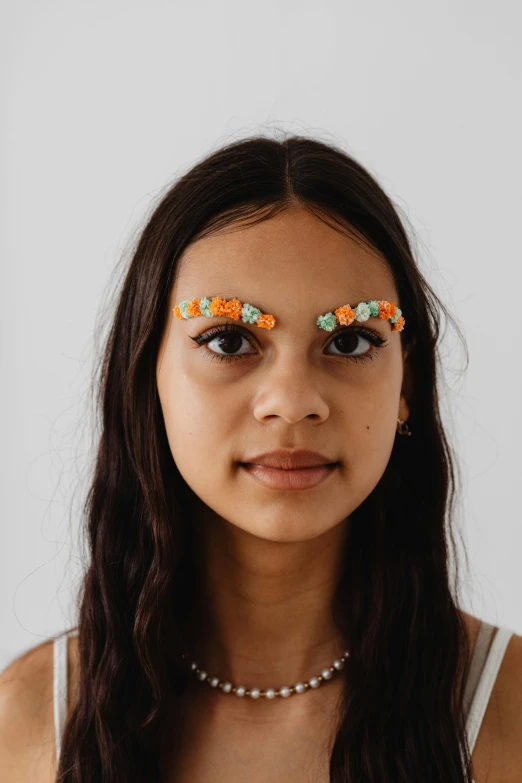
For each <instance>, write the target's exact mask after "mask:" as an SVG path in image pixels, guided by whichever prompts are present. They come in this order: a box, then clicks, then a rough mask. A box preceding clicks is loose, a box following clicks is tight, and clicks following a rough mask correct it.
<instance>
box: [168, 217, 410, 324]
mask: <svg viewBox="0 0 522 783" xmlns="http://www.w3.org/2000/svg"><path fill="white" fill-rule="evenodd" d="M201 296H222V297H224V298H231V297H234V296H237V297H238V298H239V299H240V300H241V301H249V302H251V303H252V304H254V305H256V306H259V307H260V308H261V309H263V310H264V312H270V313H273V314H274V315H276V316H277V315H278V314H279V315H281V314H282V312H284V311H285V310H287V309H288V307H292V308H296V307H297V308H299V307H303V308H306V310H307V312H308V314H309V312H310V311H311V310H313V311H314V312H315V311H317V313H322V312H323V310H327V309H329V308H331V307H333V306H338V305H341V304H345V303H348V302H353V303H355V304H357V303H358V302H359V301H367V300H370V299H388V300H396V299H397V291H396V287H395V284H394V280H393V276H392V273H391V270H390V268H389V266H388V263H387V262H386V260H385V259H384V258H383V256H382V255H381V254H380V253H379V252H378V251H377V250H375V249H373V248H370V247H368V245H366V244H364V243H363V242H362V241H360V240H357V239H356V238H353V237H350V236H349V235H347V234H346V233H344V232H343V233H341V232H340V231H338V230H336V229H335V228H333V227H332V226H329V225H327V224H326V223H325V222H323V221H322V220H321V219H320V218H318V217H317V216H316V215H313V214H311V213H310V212H309V211H308V210H307V209H304V208H302V207H299V208H292V209H287V210H284V211H283V212H280V213H279V214H277V215H275V216H273V217H271V218H268V219H266V220H263V221H262V222H260V223H257V224H255V225H249V226H244V225H231V226H228V227H226V228H225V229H221V230H220V231H219V232H217V233H215V234H212V235H210V236H208V237H204V238H202V239H199V240H197V241H195V242H194V243H193V244H191V245H189V246H188V247H187V248H185V251H184V252H183V254H182V256H181V258H180V259H179V262H178V267H177V270H176V277H175V282H174V285H173V289H172V297H171V298H172V300H173V301H175V302H178V301H181V300H183V299H191V298H193V297H201Z"/></svg>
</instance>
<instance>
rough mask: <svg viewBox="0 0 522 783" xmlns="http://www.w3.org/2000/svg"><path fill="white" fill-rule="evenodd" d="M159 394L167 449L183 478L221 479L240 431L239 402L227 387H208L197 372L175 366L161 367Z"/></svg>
mask: <svg viewBox="0 0 522 783" xmlns="http://www.w3.org/2000/svg"><path fill="white" fill-rule="evenodd" d="M158 392H159V397H160V401H161V407H162V411H163V417H164V420H165V429H166V431H167V436H168V440H169V445H170V450H171V453H172V456H173V459H174V461H175V462H176V465H177V467H178V469H179V471H180V473H181V474H182V476H183V478H185V480H186V481H187V483H188V484H189V485H193V483H194V480H195V477H196V475H200V476H205V480H206V481H208V480H209V479H210V477H211V476H215V477H216V480H218V479H219V478H220V477H221V478H222V477H223V472H224V471H226V470H227V469H228V468H229V467H230V465H231V460H232V451H231V443H233V436H234V432H238V431H239V418H240V415H241V412H240V405H241V401H240V400H237V401H234V398H233V390H232V389H231V388H230V385H228V386H227V387H225V386H224V385H214V384H212V385H210V384H209V382H208V375H207V378H206V379H201V378H199V377H198V373H195V372H194V371H193V370H190V368H187V367H180V365H179V364H178V366H177V368H176V372H174V371H173V369H172V367H170V366H168V365H165V366H163V367H162V370H161V375H160V378H159V380H158Z"/></svg>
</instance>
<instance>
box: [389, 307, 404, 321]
mask: <svg viewBox="0 0 522 783" xmlns="http://www.w3.org/2000/svg"><path fill="white" fill-rule="evenodd" d="M400 315H402V310H401V309H400V307H396V308H395V315H390V317H389V318H388V321H390V322H391V323H392V324H394V323H395V321H396V320H397V318H398V317H399V316H400Z"/></svg>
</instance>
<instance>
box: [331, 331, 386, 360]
mask: <svg viewBox="0 0 522 783" xmlns="http://www.w3.org/2000/svg"><path fill="white" fill-rule="evenodd" d="M361 341H362V343H363V345H362V347H361ZM364 343H366V346H365V345H364ZM386 344H387V341H386V340H385V339H384V338H383V337H381V336H380V335H379V334H377V333H376V332H373V331H371V330H369V329H364V328H360V327H359V328H357V327H356V328H353V327H352V328H350V327H347V328H345V329H343V330H342V331H340V332H339V333H338V334H337V335H336V336H335V337H334V338H333V340H331V341H330V342H329V343H328V347H330V346H333V347H334V348H336V351H334V352H333V354H332V355H333V356H341V357H343V358H345V359H351V360H352V361H359V362H360V361H367V360H368V359H371V360H373V359H375V358H376V357H377V355H378V352H377V351H376V350H373V351H370V352H368V347H370V346H372V345H373V346H374V347H375V348H382V347H383V346H384V345H386Z"/></svg>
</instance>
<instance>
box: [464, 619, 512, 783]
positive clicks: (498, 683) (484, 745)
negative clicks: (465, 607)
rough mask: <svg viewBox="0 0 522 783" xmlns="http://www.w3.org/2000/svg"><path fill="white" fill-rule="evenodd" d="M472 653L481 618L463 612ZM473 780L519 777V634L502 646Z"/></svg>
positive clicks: (477, 747) (506, 782)
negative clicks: (502, 650)
mask: <svg viewBox="0 0 522 783" xmlns="http://www.w3.org/2000/svg"><path fill="white" fill-rule="evenodd" d="M462 615H463V619H464V621H465V623H466V627H467V630H468V634H469V640H470V654H471V655H472V654H473V649H474V646H475V641H476V638H477V633H478V630H479V628H480V624H481V620H480V619H479V618H477V617H473V616H472V615H469V614H466V613H465V612H462ZM472 762H473V769H474V777H475V780H476V783H482V781H485V780H486V779H490V780H502V781H503V783H520V781H521V780H522V636H521V635H519V634H517V633H513V635H512V636H511V638H510V639H509V642H508V645H507V647H506V649H505V652H504V656H503V658H502V661H501V663H500V667H499V670H498V673H497V675H496V678H495V681H494V683H493V688H492V691H491V695H490V697H489V701H488V703H487V706H486V711H485V713H484V717H483V720H482V723H481V727H480V731H479V734H478V737H477V742H476V745H475V749H474V751H473V754H472Z"/></svg>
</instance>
